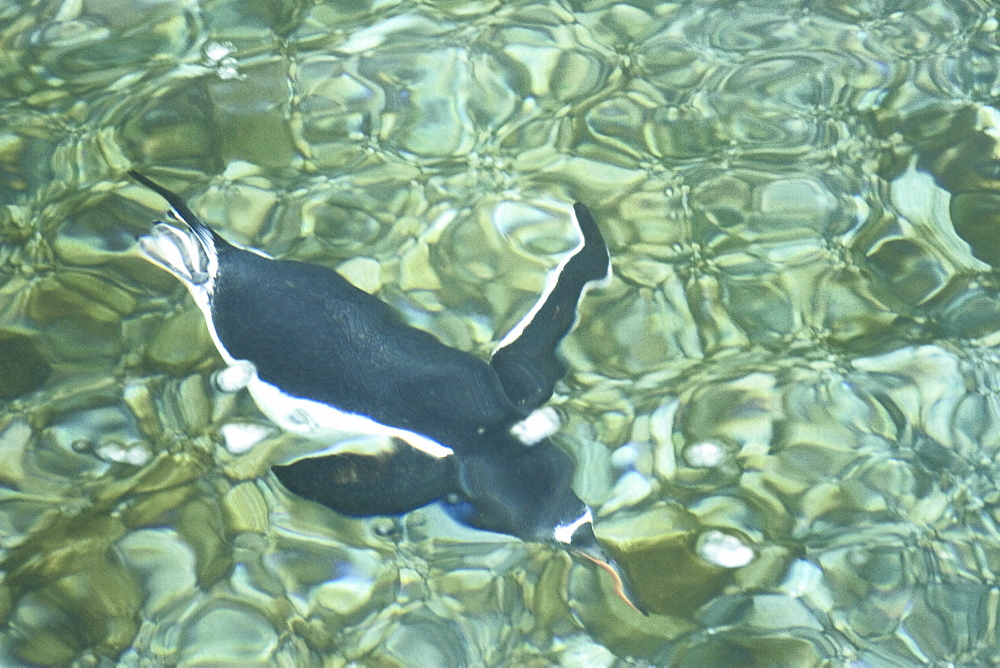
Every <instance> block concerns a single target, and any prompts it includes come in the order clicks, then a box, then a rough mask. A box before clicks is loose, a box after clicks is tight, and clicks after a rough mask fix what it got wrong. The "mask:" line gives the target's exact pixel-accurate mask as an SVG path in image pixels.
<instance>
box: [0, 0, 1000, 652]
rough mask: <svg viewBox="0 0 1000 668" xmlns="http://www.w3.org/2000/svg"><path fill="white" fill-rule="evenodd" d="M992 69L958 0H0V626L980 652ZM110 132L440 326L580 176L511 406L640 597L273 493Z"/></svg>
mask: <svg viewBox="0 0 1000 668" xmlns="http://www.w3.org/2000/svg"><path fill="white" fill-rule="evenodd" d="M123 4H124V6H123ZM998 63H1000V16H998V11H997V8H996V7H995V6H994V5H993V4H992V3H989V2H985V1H983V2H974V1H965V2H961V1H958V0H953V1H949V2H941V1H937V2H930V1H929V2H920V1H916V2H897V3H893V2H881V1H874V0H873V1H871V2H837V1H834V0H828V1H818V2H709V1H707V0H703V1H695V2H679V3H659V2H655V3H632V4H625V3H613V2H580V3H575V4H574V3H569V2H565V3H558V2H549V3H546V2H518V3H499V2H469V3H464V2H442V3H419V2H373V3H366V2H337V3H313V2H306V1H304V0H303V1H302V2H298V3H296V2H274V3H269V2H237V1H235V0H233V1H230V2H209V1H206V2H201V3H199V2H196V1H195V0H187V1H183V2H177V1H174V0H170V1H164V2H156V1H152V2H147V1H143V2H139V1H133V2H129V3H119V2H109V1H106V0H95V1H83V2H69V1H67V2H64V3H57V2H45V1H41V2H33V3H10V2H8V3H7V4H4V5H0V104H2V105H3V109H2V115H0V118H2V119H3V121H2V122H0V241H2V243H0V355H2V359H0V402H2V403H0V452H2V456H0V461H2V462H4V464H3V466H2V467H0V616H2V618H3V620H4V621H5V624H4V625H3V626H2V627H0V663H3V664H17V663H30V664H38V665H64V664H72V663H75V664H78V665H114V664H121V665H160V664H173V663H183V664H185V665H218V664H225V663H230V664H237V663H240V664H247V663H250V664H252V663H276V664H278V665H288V666H291V665H309V664H314V665H331V666H339V665H379V666H384V665H400V666H410V665H414V666H417V665H419V666H428V665H442V666H448V665H537V666H543V665H552V664H559V665H566V666H612V665H664V664H669V665H686V666H705V665H858V666H893V665H912V664H918V663H932V664H935V665H951V664H957V665H985V664H990V663H995V662H996V661H997V657H998V656H1000V640H998V636H997V617H998V610H1000V589H998V586H997V579H998V578H997V575H996V573H997V571H998V569H1000V540H998V536H1000V531H998V527H997V523H998V521H1000V491H998V486H997V480H998V479H1000V475H998V473H1000V471H998V468H1000V465H998V452H1000V404H998V393H997V388H998V387H1000V378H998V373H997V371H998V369H1000V355H998V354H997V352H996V348H995V346H996V345H997V342H998V341H1000V337H998V332H1000V306H998V304H1000V302H998V298H997V297H998V294H997V293H998V281H997V278H996V275H995V273H994V271H993V266H996V265H998V263H1000V248H998V244H997V241H996V240H995V236H996V235H995V234H993V229H994V227H993V225H994V223H1000V214H998V211H1000V196H998V193H1000V169H998V165H1000V146H998V138H1000V113H998V110H997V100H998V99H1000V64H998ZM130 168H135V169H140V170H142V171H144V172H145V173H148V174H149V175H150V176H153V177H154V178H157V179H158V180H160V181H162V182H164V184H165V185H167V186H168V187H171V188H173V189H175V190H177V191H178V192H180V193H181V194H182V195H183V196H184V197H185V198H187V199H188V201H189V202H190V203H191V206H192V208H193V209H194V210H195V211H196V212H198V213H199V214H200V215H201V216H202V217H203V218H204V219H205V220H206V221H208V222H210V223H211V224H212V225H213V226H214V227H216V228H217V229H219V230H221V231H222V232H223V233H224V234H225V235H226V236H227V237H228V238H230V239H232V240H233V241H236V242H239V243H242V244H247V245H250V246H253V247H255V248H260V249H263V250H266V251H267V252H269V253H271V254H274V255H280V256H284V257H291V258H296V259H301V260H308V261H312V262H317V263H322V264H325V265H327V266H331V267H336V268H337V269H338V270H339V271H341V273H343V274H344V275H345V276H347V277H348V278H349V279H350V280H352V281H353V282H355V283H356V284H357V285H359V286H361V287H363V288H364V289H366V290H368V291H370V292H374V293H376V294H378V295H379V296H380V297H381V298H382V299H384V300H385V301H387V302H389V303H391V304H393V305H394V306H396V307H398V308H399V309H400V310H401V311H402V312H403V313H404V314H405V316H406V317H407V318H408V319H409V320H410V321H411V322H413V323H414V324H416V325H418V326H420V327H423V328H424V329H427V330H428V331H431V332H433V333H434V334H435V335H437V336H438V337H440V338H441V339H442V340H444V341H446V342H447V343H449V344H451V345H453V346H456V347H460V348H462V349H465V350H471V351H475V352H477V353H479V354H482V355H483V356H486V355H488V354H489V352H490V351H491V350H492V347H493V346H494V345H495V343H496V341H498V340H499V339H500V338H501V337H502V336H503V334H504V333H505V332H506V331H507V330H508V329H509V328H510V327H511V326H512V325H513V324H514V323H515V322H517V320H518V319H519V318H520V316H521V315H522V314H523V313H524V312H525V311H526V310H527V309H528V308H530V306H531V305H532V304H533V302H534V300H535V297H536V296H537V294H538V292H539V291H540V289H541V287H542V285H543V284H544V280H545V274H546V271H547V270H549V269H551V268H552V267H553V266H555V264H556V263H557V262H558V260H559V257H560V254H561V253H563V252H565V251H566V250H567V249H569V248H570V247H572V245H573V243H574V240H573V239H572V238H571V233H570V227H569V225H568V221H567V220H566V217H565V213H566V211H567V208H568V206H569V204H570V203H572V202H573V201H582V202H585V203H586V204H587V205H588V206H590V208H591V209H592V210H593V212H594V214H595V217H596V218H597V220H598V221H599V223H600V224H601V226H602V228H603V229H604V230H605V233H606V236H607V238H608V242H609V245H610V246H611V252H612V257H613V264H614V271H615V278H614V280H613V281H612V283H611V284H610V285H609V286H608V287H607V288H604V289H602V290H599V291H593V292H591V293H590V294H588V296H587V299H586V300H585V301H584V302H583V305H582V309H581V321H580V324H579V326H578V327H577V329H576V330H575V331H574V333H573V334H572V335H571V336H570V337H569V338H568V339H567V340H566V341H565V342H564V344H563V346H562V352H563V354H564V356H565V357H566V359H567V361H568V363H569V366H570V369H571V371H570V373H569V374H568V375H567V377H566V379H565V381H564V382H563V383H562V384H561V385H560V386H559V387H558V388H557V394H556V397H555V398H554V399H553V405H554V406H555V407H556V409H557V410H558V411H559V413H560V414H561V415H562V417H563V421H564V424H563V428H562V430H561V432H560V433H561V436H560V440H559V443H560V445H561V446H562V447H564V448H565V449H566V450H567V452H569V453H570V454H571V455H573V458H574V459H575V461H576V462H577V471H576V479H575V487H576V489H577V492H578V494H579V495H580V496H581V497H582V498H584V499H585V500H586V501H587V502H588V503H590V504H591V505H592V506H593V507H594V509H595V512H596V515H597V521H596V529H597V533H598V535H599V536H600V537H601V538H602V539H603V540H604V541H605V542H606V544H607V545H608V547H609V549H611V550H613V551H614V552H615V554H616V555H617V556H618V558H619V560H620V561H621V562H622V564H623V565H624V566H625V568H626V569H627V570H628V571H629V574H630V576H631V578H632V580H633V581H634V583H635V588H636V590H637V592H638V593H639V595H640V596H641V597H642V599H643V600H644V601H645V603H646V605H647V607H648V608H649V609H650V610H651V611H652V612H653V613H654V614H653V615H651V616H650V617H649V618H644V617H641V616H639V615H637V614H635V613H634V612H632V611H631V610H629V609H628V608H627V607H625V606H624V605H623V604H622V603H621V602H620V601H618V600H617V599H616V598H615V596H614V593H613V591H612V586H611V583H610V582H608V581H606V580H605V579H603V578H602V577H601V575H600V573H599V572H595V571H593V570H592V569H589V568H588V567H587V566H586V565H584V564H579V563H576V562H574V561H572V560H571V559H570V557H569V556H568V555H566V554H565V553H564V552H561V551H558V550H554V549H553V548H551V547H548V546H545V545H535V544H526V543H522V542H519V541H516V540H512V539H509V538H506V537H497V536H489V535H483V534H479V533H476V532H472V531H469V530H464V529H462V528H460V527H457V526H456V525H454V524H453V523H451V522H450V521H448V520H447V519H446V518H444V517H443V516H442V514H441V513H440V511H438V510H436V509H434V508H429V509H424V510H421V511H418V512H415V513H411V514H409V515H407V516H405V517H403V518H381V519H375V520H370V521H362V520H353V519H347V518H343V517H340V516H338V515H336V514H334V513H332V512H331V511H328V510H325V509H323V508H320V507H317V506H315V505H312V504H309V503H306V502H304V501H300V500H297V499H294V498H291V497H289V496H288V495H286V494H285V493H284V492H283V491H281V489H280V487H279V486H278V485H277V483H276V482H275V481H274V479H273V477H272V476H270V475H269V474H268V473H267V471H268V468H269V466H270V464H272V463H274V462H276V461H284V460H286V459H287V458H288V457H289V456H291V455H292V454H294V453H302V452H307V451H308V450H309V448H310V447H314V445H310V444H304V443H301V442H298V441H296V440H295V439H294V438H292V437H290V436H288V435H286V434H281V433H279V432H278V431H277V430H275V429H274V428H273V427H272V426H271V425H270V423H269V422H268V421H267V420H266V418H264V417H263V416H262V415H261V414H260V413H259V412H258V411H257V409H256V407H255V406H254V405H253V403H252V402H251V401H250V400H249V399H248V397H246V396H245V394H244V393H224V392H221V391H220V390H219V389H218V387H217V385H216V384H215V382H214V380H213V373H214V372H215V371H218V370H219V369H220V368H221V367H222V363H221V360H220V359H219V358H218V356H217V353H216V352H215V351H214V348H213V346H212V344H211V341H210V340H209V337H208V335H207V333H206V331H205V329H204V325H203V323H202V321H201V316H200V313H199V312H198V310H197V308H196V307H195V306H194V304H193V303H192V302H191V301H190V299H189V298H188V297H187V295H186V292H185V291H184V289H183V287H182V286H180V285H179V284H178V283H177V281H176V280H175V279H173V278H172V277H170V276H169V275H167V274H166V273H164V272H162V271H160V270H158V269H156V268H155V267H153V266H152V265H150V264H149V263H148V262H146V261H145V260H143V259H142V258H141V257H140V256H139V255H138V253H137V252H136V249H135V238H136V236H138V235H140V234H142V233H144V232H145V231H147V230H148V229H149V226H150V221H151V220H153V219H155V218H156V217H157V216H162V208H163V203H162V201H161V200H159V199H158V198H156V197H155V196H153V195H152V194H151V193H149V192H148V191H146V190H144V189H143V188H141V187H139V186H137V185H135V184H134V183H130V182H129V181H128V180H127V179H126V178H125V176H124V173H125V171H126V170H127V169H130ZM250 444H252V447H251V445H250Z"/></svg>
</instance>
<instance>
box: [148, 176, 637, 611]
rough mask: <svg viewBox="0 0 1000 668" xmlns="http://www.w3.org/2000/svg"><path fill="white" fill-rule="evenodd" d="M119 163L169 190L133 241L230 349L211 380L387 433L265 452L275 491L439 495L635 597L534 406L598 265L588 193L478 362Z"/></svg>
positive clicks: (309, 428) (377, 507) (545, 417)
mask: <svg viewBox="0 0 1000 668" xmlns="http://www.w3.org/2000/svg"><path fill="white" fill-rule="evenodd" d="M129 174H130V175H131V176H132V178H134V179H135V180H136V181H138V182H139V183H141V184H143V185H145V186H146V187H148V188H150V189H152V190H154V191H155V192H157V193H158V194H159V195H160V196H162V197H163V198H164V199H165V200H167V202H168V203H169V204H170V214H171V216H172V218H173V219H174V220H175V221H176V223H178V225H172V224H166V223H157V224H156V225H155V226H154V228H153V231H152V233H151V234H149V235H146V236H144V237H142V238H141V239H140V246H141V248H142V251H143V253H144V255H145V256H146V257H147V258H148V259H149V260H151V261H152V262H154V263H155V264H158V265H159V266H161V267H163V268H164V269H166V270H167V271H169V272H171V273H172V274H174V275H175V276H177V277H178V278H179V279H180V280H181V281H182V282H184V283H185V285H186V286H187V287H188V290H189V291H190V292H191V294H192V296H193V297H194V299H195V301H196V302H197V303H198V306H199V308H201V309H202V311H203V313H204V314H205V319H206V323H207V325H208V329H209V332H210V334H211V336H212V339H213V341H214V342H215V344H216V347H217V348H218V349H219V353H220V354H221V355H222V357H223V358H224V359H225V361H226V362H227V364H228V365H229V368H228V369H227V371H226V372H223V373H226V374H228V376H227V377H226V378H225V382H226V383H227V384H230V385H233V386H234V388H235V387H243V386H245V387H246V388H247V389H248V390H249V391H250V393H251V395H252V396H253V398H254V400H255V401H256V403H257V405H258V406H259V407H260V409H261V410H262V411H263V412H264V413H265V414H267V415H268V416H269V417H270V418H271V419H272V420H274V421H275V422H277V423H278V424H279V425H281V426H282V427H284V428H285V429H288V430H290V431H293V432H297V433H302V434H304V435H307V436H309V437H310V438H315V439H319V440H325V441H326V442H328V443H336V442H338V441H340V440H343V438H344V436H346V435H351V434H357V433H365V434H378V435H382V436H386V437H391V438H389V439H386V441H387V442H389V443H391V444H392V445H391V446H390V447H388V448H386V449H383V450H381V451H375V452H364V453H357V452H341V451H337V450H336V449H334V451H333V453H332V454H326V455H323V456H311V457H307V458H304V459H300V460H298V461H295V462H293V463H290V464H288V465H285V466H275V467H274V468H273V471H274V474H275V475H276V476H277V478H278V480H280V481H281V483H282V484H283V485H284V486H285V487H286V488H287V489H288V490H289V491H291V492H293V493H295V494H298V495H300V496H302V497H305V498H307V499H311V500H313V501H317V502H319V503H322V504H323V505H325V506H327V507H329V508H332V509H333V510H336V511H338V512H340V513H344V514H346V515H352V516H373V515H395V514H400V513H404V512H407V511H410V510H413V509H415V508H418V507H420V506H423V505H425V504H428V503H431V502H433V501H437V500H441V501H443V502H444V503H445V504H446V508H447V509H448V510H449V512H450V513H451V514H452V515H453V516H454V517H455V518H456V519H458V520H459V521H461V522H463V523H465V524H467V525H469V526H472V527H475V528H478V529H485V530H488V531H496V532H500V533H505V534H509V535H512V536H516V537H518V538H521V539H524V540H529V541H546V542H551V543H555V544H559V545H562V546H564V547H568V548H571V550H572V551H573V552H575V553H577V554H580V555H582V556H584V557H586V558H587V559H588V560H590V561H592V562H593V563H595V564H597V565H598V566H600V567H602V568H604V569H605V570H607V571H608V572H609V573H610V574H611V576H612V577H613V578H614V581H615V586H616V591H617V592H618V593H619V595H620V596H621V597H622V598H623V600H625V601H626V602H627V603H628V604H629V605H631V606H632V607H633V608H636V609H639V608H637V606H636V604H635V602H634V601H633V600H632V597H631V596H630V595H629V594H628V592H627V589H626V587H625V584H624V580H623V579H622V577H621V573H620V570H619V569H618V567H617V566H616V565H615V564H614V562H613V561H611V560H610V559H609V558H608V557H607V555H606V554H605V553H604V551H603V550H602V549H601V547H600V545H599V544H598V542H597V539H596V537H595V535H594V532H593V518H592V514H591V511H590V509H589V508H588V507H587V506H586V504H584V503H583V502H582V501H581V500H580V499H579V498H578V497H577V496H576V494H574V492H573V490H572V488H571V486H570V482H571V478H572V473H573V464H572V462H571V461H570V459H569V457H567V455H566V454H564V453H563V452H562V451H561V450H559V449H558V448H557V447H556V446H555V445H554V444H553V443H552V442H551V441H550V440H549V439H548V438H547V436H548V435H549V433H551V431H552V430H553V429H554V427H555V426H556V424H555V423H556V420H554V419H553V415H554V414H553V412H552V411H551V409H545V408H543V404H544V403H545V402H546V401H548V399H549V398H550V397H551V396H552V392H553V388H554V386H555V383H556V381H558V380H559V379H560V378H561V377H562V376H563V375H564V374H565V371H566V369H565V367H564V366H563V364H562V363H561V362H560V361H559V359H558V358H557V357H556V354H555V350H556V347H557V345H558V344H559V341H560V340H561V339H562V338H563V337H564V336H565V335H566V333H567V332H568V331H569V330H570V328H571V327H572V326H573V323H574V321H575V319H576V308H577V304H578V302H579V300H580V297H581V295H582V294H583V292H584V290H585V288H586V286H587V285H588V284H590V283H591V282H593V281H600V280H602V279H606V278H607V277H609V276H610V271H611V264H610V257H609V254H608V249H607V245H606V244H605V242H604V239H603V237H602V236H601V232H600V230H599V229H598V227H597V225H596V223H595V222H594V219H593V218H592V217H591V215H590V211H589V210H588V209H587V207H585V206H584V205H583V204H575V205H574V206H573V209H572V214H573V219H574V221H575V223H576V227H577V229H578V231H579V234H580V241H579V243H578V245H577V247H576V248H575V249H574V250H573V251H571V252H570V253H569V254H568V255H567V256H566V257H565V258H564V259H563V261H562V262H561V263H560V264H559V266H558V267H557V268H556V270H555V271H554V272H553V273H552V275H551V276H550V277H549V281H548V283H547V285H546V288H545V290H544V292H543V294H542V295H541V297H540V298H539V300H538V302H537V303H536V304H535V306H534V307H533V308H532V309H531V311H530V312H529V313H528V314H527V315H526V316H525V317H524V318H523V319H522V320H521V322H519V323H518V324H517V326H515V328H514V329H513V330H512V331H511V332H510V333H509V334H508V335H507V336H505V337H504V338H503V339H502V340H501V342H500V345H499V346H498V348H497V350H496V351H495V352H494V354H493V356H492V358H491V359H490V360H489V362H486V361H485V360H482V359H480V358H478V357H476V356H474V355H471V354H469V353H467V352H463V351H460V350H456V349H454V348H450V347H448V346H446V345H444V344H443V343H441V342H440V341H439V340H438V339H436V338H435V337H434V336H432V335H431V334H429V333H427V332H425V331H423V330H420V329H417V328H415V327H412V326H410V325H408V324H406V323H405V322H404V321H403V320H402V318H401V317H400V316H399V314H398V313H396V312H395V311H394V310H393V309H392V308H391V307H389V306H388V305H387V304H385V303H384V302H382V301H380V300H378V299H377V298H376V297H374V296H372V295H369V294H368V293H366V292H364V291H362V290H360V289H358V288H356V287H355V286H354V285H352V284H351V283H349V282H348V281H347V280H346V279H344V278H343V277H342V276H340V274H338V273H337V272H335V271H333V270H332V269H329V268H326V267H322V266H319V265H315V264H309V263H304V262H296V261H290V260H279V259H273V258H270V257H268V256H266V255H264V254H262V253H260V252H257V251H253V250H250V249H244V248H240V247H238V246H236V245H234V244H231V243H229V242H227V241H226V240H225V239H223V238H222V237H221V236H220V235H219V234H218V233H216V232H215V231H214V230H212V229H211V228H210V227H208V226H207V225H205V224H204V223H203V222H202V221H201V220H199V219H198V217H197V216H195V215H194V214H193V213H192V212H191V211H190V209H188V207H187V206H186V205H185V203H184V201H183V200H181V198H180V197H178V196H177V195H176V194H175V193H173V192H171V191H169V190H167V189H166V188H163V187H162V186H160V185H158V184H156V183H154V182H153V181H151V180H149V179H148V178H146V177H145V176H143V175H141V174H138V173H136V172H129ZM234 379H235V380H234ZM401 442H402V443H401Z"/></svg>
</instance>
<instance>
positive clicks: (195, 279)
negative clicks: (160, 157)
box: [128, 171, 229, 291]
mask: <svg viewBox="0 0 1000 668" xmlns="http://www.w3.org/2000/svg"><path fill="white" fill-rule="evenodd" d="M128 174H129V176H131V177H132V178H133V179H135V180H136V181H138V182H139V183H141V184H142V185H144V186H146V187H147V188H149V189H150V190H152V191H154V192H156V193H157V194H158V195H160V197H162V198H163V199H165V200H167V203H168V204H169V205H170V211H169V213H170V216H171V218H173V219H174V220H175V221H177V222H178V223H180V225H172V224H169V223H162V222H158V223H156V224H155V225H154V226H153V229H152V230H151V231H150V232H149V233H148V234H144V235H142V236H141V237H139V248H140V250H141V251H142V254H143V256H145V257H146V259H147V260H149V261H150V262H152V263H153V264H156V265H159V266H160V267H163V268H164V269H166V270H167V271H169V272H170V273H171V274H173V275H174V276H176V277H177V278H178V279H180V280H181V281H183V282H184V283H186V284H187V285H188V286H189V287H192V288H193V287H196V286H203V287H205V288H207V289H208V290H209V291H211V289H212V287H213V284H214V279H215V276H216V274H217V272H218V267H219V258H218V252H219V248H220V247H222V246H223V245H225V246H228V245H229V244H228V242H226V241H225V240H224V239H223V238H222V237H220V236H219V235H218V234H216V232H215V230H213V229H212V228H210V227H209V226H208V225H206V224H205V223H203V222H202V221H201V219H199V218H198V216H196V215H194V213H193V212H192V211H191V209H189V208H188V207H187V204H185V203H184V200H182V199H181V198H180V196H179V195H177V193H174V192H172V191H170V190H167V189H166V188H164V187H163V186H161V185H159V184H158V183H155V182H154V181H151V180H150V179H148V178H146V177H145V176H143V175H142V174H140V173H138V172H135V171H129V173H128Z"/></svg>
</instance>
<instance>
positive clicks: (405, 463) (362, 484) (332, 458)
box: [271, 446, 456, 517]
mask: <svg viewBox="0 0 1000 668" xmlns="http://www.w3.org/2000/svg"><path fill="white" fill-rule="evenodd" d="M454 459H455V458H454V456H448V457H441V458H438V457H432V456H430V455H428V454H425V453H423V452H421V451H420V450H417V449H415V448H411V447H405V446H404V447H401V448H398V449H397V450H396V451H395V452H393V453H390V454H385V455H358V454H353V453H345V454H336V455H328V456H323V457H308V458H305V459H300V460H298V461H296V462H293V463H291V464H288V465H285V466H275V467H272V469H271V470H272V471H274V474H275V476H277V478H278V480H280V481H281V484H282V485H284V486H285V488H286V489H288V491H290V492H292V493H293V494H296V495H298V496H301V497H304V498H306V499H309V500H310V501H315V502H317V503H321V504H323V505H324V506H326V507H327V508H331V509H333V510H335V511H337V512H339V513H341V514H344V515H350V516H354V517H371V516H374V515H399V514H402V513H405V512H409V511H411V510H414V509H416V508H419V507H421V506H424V505H427V504H428V503H431V502H432V501H436V500H437V499H440V498H441V497H443V496H445V495H446V494H448V493H450V492H451V491H452V490H453V489H454V487H455V486H456V482H455V461H454Z"/></svg>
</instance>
